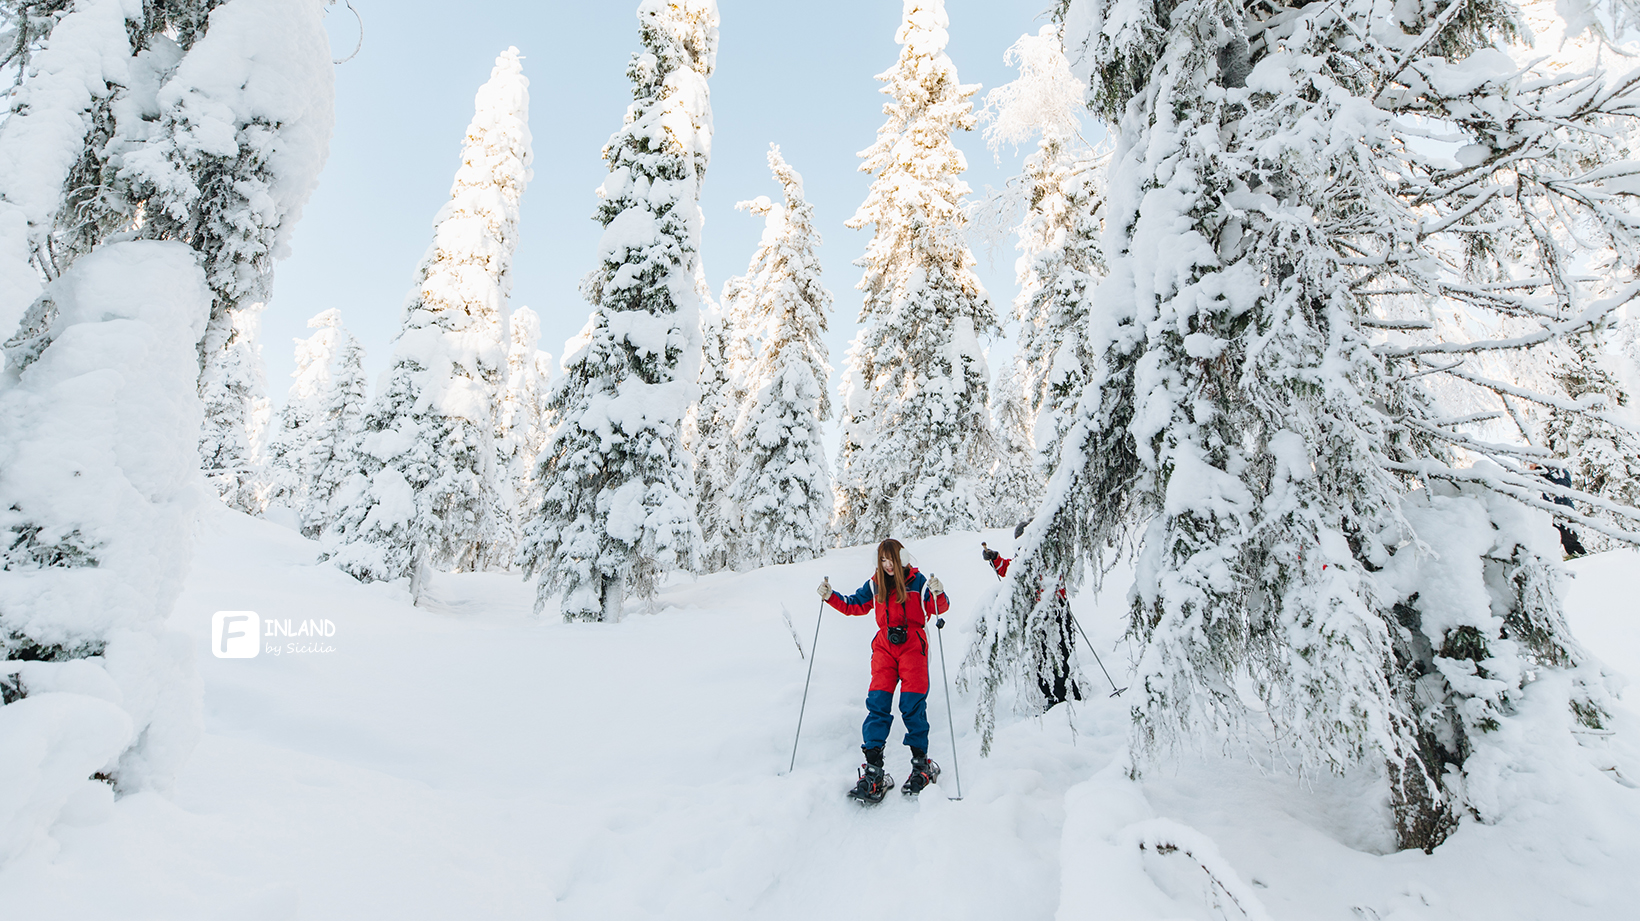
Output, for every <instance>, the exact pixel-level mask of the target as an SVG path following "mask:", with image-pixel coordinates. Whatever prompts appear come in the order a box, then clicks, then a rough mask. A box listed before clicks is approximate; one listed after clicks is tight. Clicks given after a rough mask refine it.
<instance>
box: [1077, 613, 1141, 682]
mask: <svg viewBox="0 0 1640 921" xmlns="http://www.w3.org/2000/svg"><path fill="white" fill-rule="evenodd" d="M1065 613H1066V614H1068V615H1069V616H1070V619H1071V623H1073V624H1075V625H1076V632H1077V633H1080V634H1082V639H1084V640H1087V642H1088V649H1089V651H1091V652H1092V653H1093V661H1095V662H1099V670H1100V671H1102V672H1104V673H1105V680H1106V681H1110V696H1112V697H1121V696H1122V692H1123V691H1125V690H1127V688H1119V687H1117V686H1116V682H1114V681H1111V678H1110V672H1109V671H1106V669H1105V663H1103V662H1100V661H1099V650H1097V649H1095V648H1094V646H1093V640H1089V639H1088V631H1086V630H1083V629H1082V622H1081V621H1079V620H1077V619H1076V615H1075V614H1071V613H1070V611H1066V612H1065Z"/></svg>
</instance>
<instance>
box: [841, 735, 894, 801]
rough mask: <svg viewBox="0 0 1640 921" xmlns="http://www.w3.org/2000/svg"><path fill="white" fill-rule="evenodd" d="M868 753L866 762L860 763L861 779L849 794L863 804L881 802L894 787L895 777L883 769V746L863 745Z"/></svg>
mask: <svg viewBox="0 0 1640 921" xmlns="http://www.w3.org/2000/svg"><path fill="white" fill-rule="evenodd" d="M861 748H862V750H863V751H864V752H865V753H866V763H865V764H862V765H860V781H859V782H858V783H856V784H855V785H854V789H852V790H850V791H848V795H849V796H850V797H851V798H853V799H855V800H858V801H859V802H860V803H861V805H865V804H868V803H880V802H882V801H883V796H884V794H886V793H888V791H890V790H892V789H894V778H892V777H890V776H888V774H886V773H884V771H883V750H882V749H881V748H865V747H864V746H862V747H861Z"/></svg>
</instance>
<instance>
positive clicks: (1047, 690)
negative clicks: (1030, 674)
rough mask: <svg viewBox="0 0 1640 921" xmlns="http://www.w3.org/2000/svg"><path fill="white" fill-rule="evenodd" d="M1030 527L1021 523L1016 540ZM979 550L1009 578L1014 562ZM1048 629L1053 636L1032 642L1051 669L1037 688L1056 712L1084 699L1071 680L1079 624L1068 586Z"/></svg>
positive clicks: (1059, 594) (1056, 598) (1058, 598)
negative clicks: (1060, 706)
mask: <svg viewBox="0 0 1640 921" xmlns="http://www.w3.org/2000/svg"><path fill="white" fill-rule="evenodd" d="M1027 524H1030V522H1029V521H1024V522H1020V525H1019V527H1018V528H1016V529H1014V537H1015V538H1016V539H1017V538H1018V537H1019V536H1020V535H1021V534H1023V533H1025V526H1026V525H1027ZM979 546H980V555H981V556H983V557H984V558H985V562H987V563H990V564H991V571H993V572H995V573H996V574H997V578H998V579H1001V578H1003V577H1004V576H1006V575H1008V566H1009V564H1011V563H1012V562H1013V560H1010V559H1008V558H1007V557H1005V556H1003V555H1002V554H1001V553H998V552H997V551H995V550H992V549H991V548H990V547H988V546H986V545H985V544H980V545H979ZM1037 597H1038V599H1040V598H1041V596H1040V595H1038V596H1037ZM1048 627H1049V632H1051V634H1052V636H1046V637H1045V636H1042V635H1040V634H1039V635H1037V636H1035V637H1034V638H1033V640H1032V642H1034V643H1035V644H1036V646H1037V648H1036V652H1037V654H1038V655H1039V656H1041V658H1042V661H1043V662H1044V663H1045V664H1046V665H1047V666H1048V670H1047V673H1046V674H1044V673H1043V672H1041V671H1038V673H1037V676H1036V687H1037V690H1039V691H1041V692H1042V697H1043V700H1044V701H1045V702H1046V703H1047V705H1048V707H1049V708H1052V707H1053V706H1054V705H1055V704H1060V703H1064V702H1065V701H1067V700H1072V699H1075V700H1081V699H1082V690H1081V689H1080V688H1078V687H1077V686H1076V682H1074V681H1072V680H1071V645H1072V643H1071V630H1073V629H1075V624H1074V623H1072V621H1071V603H1070V598H1068V597H1067V596H1066V595H1065V586H1064V585H1063V584H1061V585H1060V586H1059V587H1058V588H1057V589H1056V590H1055V591H1054V601H1053V605H1052V607H1051V608H1050V609H1049V614H1048Z"/></svg>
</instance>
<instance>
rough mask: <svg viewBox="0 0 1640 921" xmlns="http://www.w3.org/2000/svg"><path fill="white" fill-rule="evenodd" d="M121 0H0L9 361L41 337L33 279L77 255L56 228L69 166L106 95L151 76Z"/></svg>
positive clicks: (107, 107) (98, 130)
mask: <svg viewBox="0 0 1640 921" xmlns="http://www.w3.org/2000/svg"><path fill="white" fill-rule="evenodd" d="M126 6H127V4H126V3H125V2H123V0H77V2H74V0H61V2H30V0H5V2H4V3H0V17H3V22H4V33H3V40H4V48H5V52H4V53H5V55H6V58H5V61H6V66H7V67H8V68H15V70H14V71H13V72H12V74H11V76H12V77H13V80H12V84H13V85H12V86H11V87H10V92H9V93H8V94H7V98H6V108H7V110H8V112H7V115H6V117H5V120H4V122H3V123H0V163H3V164H4V168H0V342H7V343H8V348H7V351H8V353H11V354H12V355H13V357H12V358H11V360H10V363H11V364H13V365H14V366H16V365H18V364H20V363H26V361H28V360H32V358H33V357H34V356H35V355H37V354H38V353H39V349H40V348H42V347H43V346H44V342H43V341H39V340H42V337H43V336H44V335H45V330H46V329H47V328H48V327H49V326H50V322H51V315H52V312H53V311H54V310H55V305H54V304H53V303H52V302H51V301H50V300H49V299H48V298H42V297H40V294H41V288H42V286H43V285H44V284H45V283H46V282H48V281H50V280H52V279H55V278H58V277H60V276H61V275H62V274H63V272H64V271H66V270H67V268H68V266H69V264H70V263H72V262H73V258H74V257H75V256H77V255H79V252H77V251H74V250H72V249H71V248H70V247H68V246H67V245H66V241H65V240H64V239H63V238H62V236H63V235H62V234H61V233H60V232H59V221H60V219H61V218H62V216H63V213H64V211H65V210H67V209H68V204H69V203H68V198H69V192H68V190H69V189H73V188H77V187H79V186H81V185H82V184H83V180H82V181H76V182H70V176H71V175H76V174H79V173H83V172H84V170H83V169H82V168H81V164H82V163H84V162H86V161H87V160H95V159H97V157H98V155H97V154H95V153H94V151H99V150H101V149H103V148H104V147H105V146H106V145H107V143H108V140H109V138H108V135H109V133H110V130H111V127H112V122H113V104H114V101H115V100H116V98H120V97H124V96H126V95H128V92H129V91H126V90H124V89H123V88H124V87H128V86H131V85H132V84H133V83H140V82H141V81H140V80H134V79H133V72H134V71H135V72H137V73H138V74H140V75H142V76H148V77H150V79H152V74H151V67H145V66H144V65H145V64H146V63H147V62H139V61H137V60H136V59H134V57H133V56H134V55H135V54H136V53H137V51H138V50H139V49H138V48H137V47H135V46H133V44H132V36H131V34H130V32H129V31H128V29H127V17H126ZM19 324H21V328H20V327H19ZM8 341H9V342H8ZM24 343H28V344H30V345H32V346H34V347H33V348H31V349H23V348H22V346H23V344H24Z"/></svg>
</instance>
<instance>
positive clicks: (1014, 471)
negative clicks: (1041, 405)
mask: <svg viewBox="0 0 1640 921" xmlns="http://www.w3.org/2000/svg"><path fill="white" fill-rule="evenodd" d="M1021 370H1022V369H1021V368H1020V367H1019V366H1018V365H1017V364H1013V365H1010V366H1009V367H1006V368H1003V369H1002V371H1001V372H1000V373H999V374H998V375H997V384H996V386H995V387H994V388H992V390H991V403H992V405H993V406H995V416H996V418H995V419H994V420H993V422H994V424H995V426H996V440H997V449H996V460H995V461H994V462H993V463H992V464H991V470H990V472H989V473H988V474H987V476H986V483H985V492H984V494H983V495H984V497H985V520H986V523H987V524H989V525H990V526H991V527H994V528H1000V527H1010V526H1013V525H1015V524H1018V523H1019V522H1021V521H1024V520H1026V519H1027V518H1030V517H1031V515H1033V514H1034V513H1035V512H1036V507H1037V504H1038V502H1039V501H1040V500H1041V496H1042V487H1043V480H1044V478H1043V476H1042V473H1041V470H1040V467H1039V466H1038V464H1037V451H1036V436H1035V433H1034V432H1033V428H1034V427H1033V425H1032V422H1031V410H1030V406H1029V405H1028V404H1027V402H1026V398H1025V394H1024V393H1023V392H1022V390H1021V388H1020V382H1019V378H1020V372H1021Z"/></svg>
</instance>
